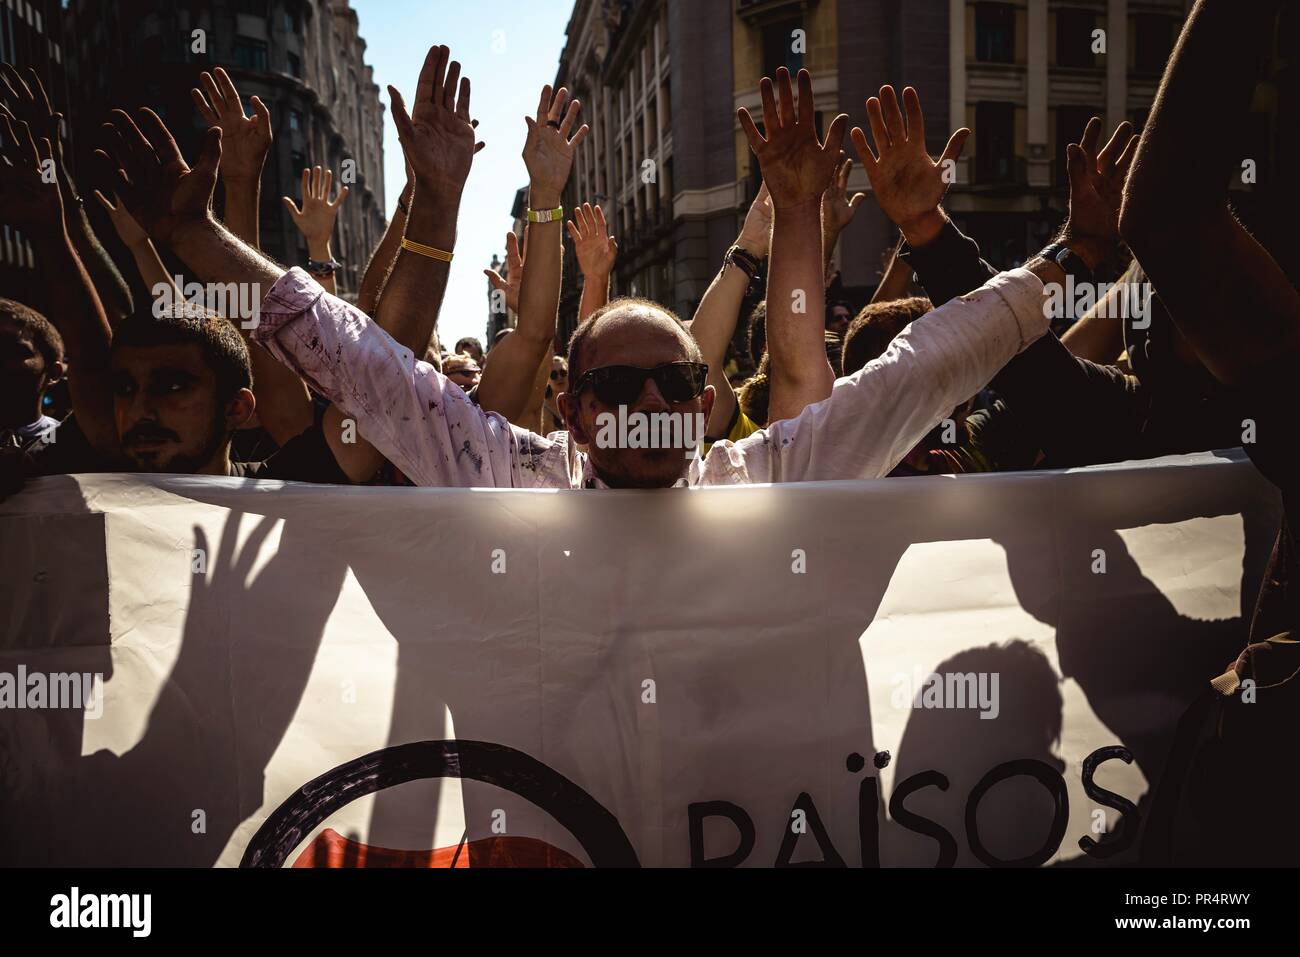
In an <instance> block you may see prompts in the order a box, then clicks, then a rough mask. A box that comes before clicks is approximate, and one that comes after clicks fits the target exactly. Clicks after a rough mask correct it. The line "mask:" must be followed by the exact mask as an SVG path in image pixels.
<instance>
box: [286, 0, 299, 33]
mask: <svg viewBox="0 0 1300 957" xmlns="http://www.w3.org/2000/svg"><path fill="white" fill-rule="evenodd" d="M301 30H302V14H301V13H300V12H299V10H298V7H297V5H296V4H292V3H291V4H289V5H288V6H286V7H285V8H284V32H285V33H298V32H300V31H301Z"/></svg>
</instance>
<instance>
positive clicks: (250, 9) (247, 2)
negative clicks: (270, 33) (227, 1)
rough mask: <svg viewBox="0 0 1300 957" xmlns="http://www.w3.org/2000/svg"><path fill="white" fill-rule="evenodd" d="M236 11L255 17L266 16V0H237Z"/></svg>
mask: <svg viewBox="0 0 1300 957" xmlns="http://www.w3.org/2000/svg"><path fill="white" fill-rule="evenodd" d="M235 12H236V13H246V14H248V15H250V16H254V17H264V16H266V0H235Z"/></svg>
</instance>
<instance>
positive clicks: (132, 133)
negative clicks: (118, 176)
mask: <svg viewBox="0 0 1300 957" xmlns="http://www.w3.org/2000/svg"><path fill="white" fill-rule="evenodd" d="M109 116H110V117H111V118H112V121H113V128H114V129H115V130H116V132H117V134H118V136H119V137H120V138H121V140H122V146H123V148H124V150H125V151H126V156H124V157H123V159H124V160H125V162H124V163H123V165H124V166H126V167H127V170H128V171H130V172H134V170H133V169H132V167H131V164H133V163H141V162H145V161H146V160H150V159H152V160H153V161H154V162H157V161H158V154H157V153H156V152H155V151H154V148H153V144H152V143H150V142H149V140H148V139H146V138H145V135H144V133H142V132H141V131H140V127H138V126H136V124H135V120H133V119H131V117H130V116H128V115H127V114H126V111H125V110H113V111H112V112H110V113H109Z"/></svg>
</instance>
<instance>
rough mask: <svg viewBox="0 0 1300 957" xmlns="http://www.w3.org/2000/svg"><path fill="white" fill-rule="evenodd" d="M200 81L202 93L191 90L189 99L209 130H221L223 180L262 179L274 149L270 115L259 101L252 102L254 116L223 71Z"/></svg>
mask: <svg viewBox="0 0 1300 957" xmlns="http://www.w3.org/2000/svg"><path fill="white" fill-rule="evenodd" d="M199 81H200V82H201V83H202V84H203V90H204V91H206V93H207V96H206V97H205V96H204V94H203V92H200V91H199V90H197V89H192V90H190V97H191V98H192V99H193V100H194V105H195V106H197V107H198V109H199V113H200V115H202V117H203V119H204V121H205V122H206V123H207V124H208V126H209V127H214V126H215V127H218V128H219V129H220V130H221V149H222V156H221V175H222V177H223V178H224V179H226V180H230V179H259V180H260V179H261V178H262V167H263V165H265V163H266V154H267V153H268V152H270V149H271V138H272V135H271V111H270V110H268V109H267V108H266V104H265V103H263V102H262V101H261V99H259V98H258V97H256V96H255V97H253V98H252V100H251V101H250V102H251V104H252V107H253V115H252V116H249V115H248V114H246V113H245V112H244V103H243V100H241V99H240V96H239V91H238V90H237V89H235V84H234V82H233V81H232V80H231V79H230V75H229V74H228V73H227V72H226V71H225V70H223V69H221V67H217V69H216V70H215V71H213V73H204V74H203V75H202V76H201V77H200V78H199Z"/></svg>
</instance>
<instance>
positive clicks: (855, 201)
mask: <svg viewBox="0 0 1300 957" xmlns="http://www.w3.org/2000/svg"><path fill="white" fill-rule="evenodd" d="M866 198H867V194H866V193H854V194H853V198H852V199H851V200H849V209H854V210H856V209H857V208H858V207H859V206H860V205H862V201H863V200H865V199H866Z"/></svg>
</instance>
